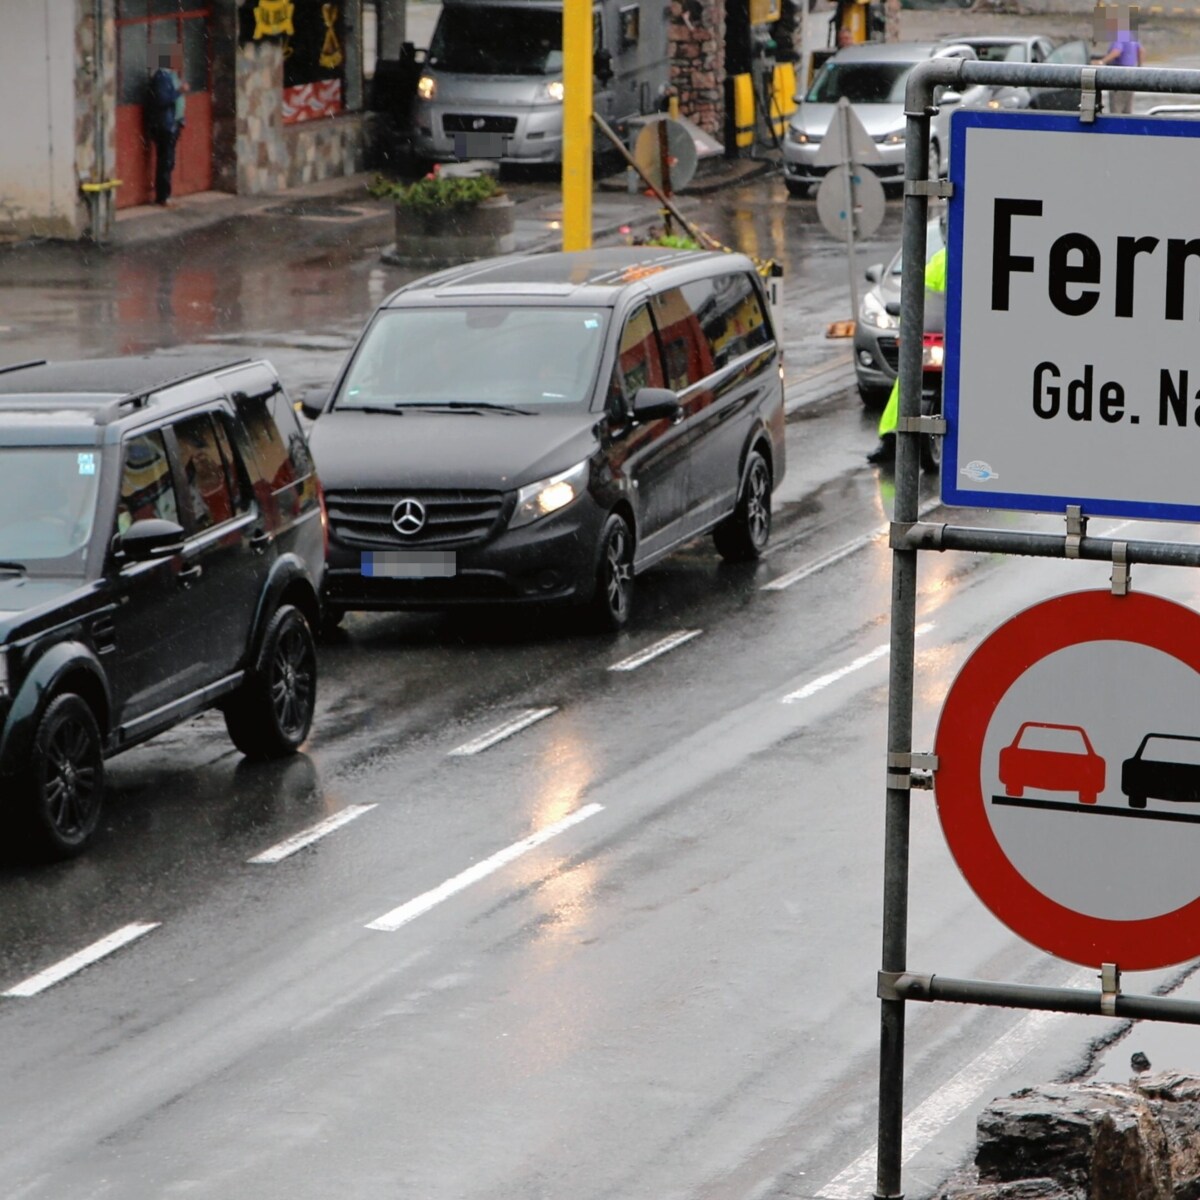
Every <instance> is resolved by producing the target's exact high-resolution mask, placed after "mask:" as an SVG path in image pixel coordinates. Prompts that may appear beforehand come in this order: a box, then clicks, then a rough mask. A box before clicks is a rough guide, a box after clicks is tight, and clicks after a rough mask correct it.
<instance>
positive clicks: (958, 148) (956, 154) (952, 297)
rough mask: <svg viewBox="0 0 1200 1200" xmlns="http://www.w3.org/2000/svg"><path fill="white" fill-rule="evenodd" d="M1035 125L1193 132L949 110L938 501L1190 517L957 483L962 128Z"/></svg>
mask: <svg viewBox="0 0 1200 1200" xmlns="http://www.w3.org/2000/svg"><path fill="white" fill-rule="evenodd" d="M980 126H982V127H986V128H990V129H1036V130H1040V131H1043V132H1051V133H1086V134H1094V135H1097V136H1100V137H1105V136H1113V135H1115V136H1118V137H1120V136H1126V137H1142V136H1145V135H1146V134H1153V135H1154V136H1156V137H1191V138H1195V137H1200V120H1190V119H1187V118H1176V119H1171V118H1170V117H1126V116H1120V117H1114V116H1099V117H1097V118H1096V120H1095V121H1094V122H1090V123H1087V124H1085V123H1084V122H1083V121H1081V120H1080V119H1079V114H1078V113H1046V112H993V111H990V110H975V111H972V110H969V109H963V110H959V111H957V112H954V113H951V115H950V180H951V182H952V183H953V184H954V195H953V196H951V198H950V200H949V203H948V206H947V207H948V210H949V229H948V231H947V232H948V235H949V236H948V238H947V244H948V250H947V262H946V267H947V271H946V360H945V363H944V366H943V374H942V413H943V415H944V416H945V418H946V424H947V431H946V435H945V437H946V442H945V447H944V450H945V453H944V454H943V456H942V495H941V498H942V503H943V504H951V505H955V506H956V507H967V508H1004V509H1018V510H1021V511H1024V512H1039V513H1065V512H1066V509H1067V506H1068V505H1070V504H1078V505H1079V506H1080V508H1081V510H1082V511H1083V513H1084V514H1085V515H1089V516H1094V517H1137V518H1141V519H1144V520H1158V521H1198V520H1200V504H1194V505H1183V504H1156V503H1152V502H1144V501H1138V500H1112V499H1108V498H1106V497H1103V496H1070V495H1058V494H1055V493H1046V494H1042V493H1030V492H1001V491H997V492H981V491H964V490H963V489H962V488H960V487H959V484H958V473H959V470H960V469H961V467H962V466H963V465H965V464H960V463H959V461H958V409H959V387H958V376H959V343H960V337H961V333H962V261H963V254H962V249H963V203H964V200H965V193H966V189H965V188H964V186H963V179H964V176H965V174H966V143H967V130H968V129H972V128H976V127H980Z"/></svg>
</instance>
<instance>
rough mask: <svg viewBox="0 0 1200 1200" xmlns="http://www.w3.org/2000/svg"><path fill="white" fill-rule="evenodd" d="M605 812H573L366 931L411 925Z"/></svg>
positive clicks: (599, 807)
mask: <svg viewBox="0 0 1200 1200" xmlns="http://www.w3.org/2000/svg"><path fill="white" fill-rule="evenodd" d="M603 811H604V805H603V804H585V805H584V806H583V807H582V808H577V809H576V810H575V811H574V812H573V813H568V814H567V815H566V816H565V817H563V818H562V820H561V821H555V822H554V824H553V825H547V826H546V827H545V828H544V829H539V830H538V831H537V833H532V834H530V835H529V837H527V838H522V839H521V841H519V842H513V844H512V845H511V846H506V847H505V848H504V849H503V850H500V851H497V852H496V853H495V854H493V855H492V856H491V858H485V859H484V860H483V862H479V863H476V864H475V865H474V866H473V867H468V868H467V869H466V870H465V871H461V872H460V873H459V874H457V875H455V876H454V877H453V878H452V879H447V880H446V882H445V883H443V884H440V885H439V886H438V887H435V888H433V889H432V890H431V891H428V892H423V893H422V894H421V895H420V896H417V897H415V898H414V899H412V900H409V901H408V902H407V903H406V904H401V905H400V907H399V908H393V909H392V911H391V912H388V913H384V914H383V916H382V917H378V918H376V920H374V921H372V922H370V924H368V925H367V926H366V928H367V929H379V930H382V931H383V932H384V933H395V931H396V930H397V929H399V928H400V927H401V926H402V925H407V924H408V923H409V921H413V920H415V919H416V918H417V917H419V916H422V915H423V914H425V913H427V912H428V911H429V910H430V909H431V908H434V907H436V906H437V905H439V904H441V902H442V901H443V900H448V899H449V898H450V897H451V896H454V895H457V893H459V892H461V891H463V890H465V889H466V888H469V887H470V886H471V884H473V883H478V882H479V881H480V880H481V879H485V878H486V877H487V876H488V875H491V874H492V873H493V872H495V871H498V870H499V869H500V868H501V867H504V866H507V865H508V864H509V863H510V862H513V861H515V860H516V859H518V858H520V857H521V855H522V854H526V853H528V852H529V851H530V850H533V849H535V848H536V847H538V846H540V845H541V844H542V843H543V842H548V841H549V840H550V839H551V838H553V837H557V836H558V835H559V834H560V833H563V832H565V831H566V830H568V829H570V828H571V826H572V825H578V824H579V823H580V821H586V820H587V819H588V817H594V816H595V815H596V814H597V813H598V812H603Z"/></svg>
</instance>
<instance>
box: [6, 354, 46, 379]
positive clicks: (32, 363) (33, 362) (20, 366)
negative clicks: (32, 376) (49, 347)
mask: <svg viewBox="0 0 1200 1200" xmlns="http://www.w3.org/2000/svg"><path fill="white" fill-rule="evenodd" d="M45 365H46V360H45V359H44V358H30V359H27V360H26V361H25V362H15V363H9V364H8V365H7V366H4V367H0V375H7V374H8V373H9V372H10V371H28V370H29V368H30V367H44V366H45Z"/></svg>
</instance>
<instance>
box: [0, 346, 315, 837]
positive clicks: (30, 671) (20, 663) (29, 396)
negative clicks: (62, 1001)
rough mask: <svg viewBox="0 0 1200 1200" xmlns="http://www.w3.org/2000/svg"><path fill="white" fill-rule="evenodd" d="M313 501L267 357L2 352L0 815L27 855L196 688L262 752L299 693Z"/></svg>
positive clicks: (306, 683)
mask: <svg viewBox="0 0 1200 1200" xmlns="http://www.w3.org/2000/svg"><path fill="white" fill-rule="evenodd" d="M323 526H324V510H323V505H322V500H321V493H320V486H319V484H318V482H317V477H316V473H315V471H314V468H313V463H312V459H311V457H310V455H309V452H308V446H307V444H306V442H305V440H304V435H303V434H302V433H301V431H300V427H299V425H298V423H297V421H296V414H295V413H294V412H293V410H292V406H291V404H290V403H289V401H288V399H287V397H286V395H285V394H284V392H283V388H282V385H281V384H280V382H279V379H278V377H277V376H276V374H275V372H274V370H273V369H272V367H271V366H270V365H269V364H268V363H265V362H252V361H231V360H229V359H224V360H222V361H220V362H219V363H217V364H214V363H213V361H212V360H211V359H209V360H201V359H198V358H176V357H166V356H163V357H143V358H121V359H115V358H114V359H98V360H92V361H86V362H59V363H43V362H38V363H22V364H18V365H16V366H12V367H8V368H3V369H0V818H2V819H3V820H4V822H5V823H6V825H7V827H8V830H9V835H8V836H9V837H11V836H13V834H15V835H16V837H17V838H18V839H19V843H18V844H20V845H22V846H23V847H24V848H26V849H29V850H33V851H35V852H37V853H39V854H40V855H42V856H47V855H48V856H50V857H66V856H69V855H72V854H75V853H78V852H79V851H80V850H81V849H82V848H83V847H84V846H85V845H86V843H87V842H88V840H89V838H90V837H91V836H92V834H93V833H94V831H95V829H96V827H97V824H98V823H99V819H100V804H101V797H102V793H103V785H104V759H105V758H107V757H109V756H111V755H113V754H116V753H117V752H118V751H120V750H125V749H127V748H128V747H130V746H133V745H135V744H136V743H138V742H141V741H144V740H145V739H146V738H149V737H153V736H154V735H155V734H156V733H161V732H162V731H163V730H164V729H167V728H169V727H170V726H172V725H175V724H177V723H178V722H180V721H182V720H184V719H185V718H187V717H190V716H193V715H194V714H196V713H198V712H200V711H202V710H203V709H207V708H211V707H213V706H218V707H220V708H221V709H222V710H223V711H224V714H225V723H226V725H227V727H228V729H229V734H230V737H231V738H232V739H233V741H234V744H235V745H236V746H237V747H238V749H239V750H241V751H242V752H243V753H245V754H248V755H253V756H258V757H273V756H277V755H284V754H289V753H291V752H293V751H294V750H296V748H297V747H298V746H299V745H300V744H301V743H302V742H303V741H304V739H305V737H306V736H307V734H308V730H309V726H310V724H311V722H312V714H313V707H314V702H315V685H316V657H315V653H314V647H313V636H312V632H311V631H312V630H313V629H314V628H316V625H317V622H318V621H319V617H320V613H319V608H318V603H319V602H318V596H319V595H320V586H321V578H322V574H323V571H324V534H323Z"/></svg>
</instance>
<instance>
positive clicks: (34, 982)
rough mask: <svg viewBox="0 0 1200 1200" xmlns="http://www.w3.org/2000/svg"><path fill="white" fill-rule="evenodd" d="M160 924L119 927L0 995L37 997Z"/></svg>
mask: <svg viewBox="0 0 1200 1200" xmlns="http://www.w3.org/2000/svg"><path fill="white" fill-rule="evenodd" d="M161 923H162V922H160V921H149V922H137V921H135V922H134V923H133V924H131V925H122V926H121V928H120V929H118V930H116V931H115V932H113V933H110V934H109V935H108V936H107V937H102V938H101V939H100V940H99V941H98V942H93V943H92V944H91V945H90V946H86V947H85V948H84V949H82V950H80V951H79V952H78V953H77V954H72V955H71V956H70V958H64V959H63V960H62V961H61V962H58V963H55V964H54V966H52V967H47V968H46V969H45V970H44V971H39V972H38V973H37V974H36V975H30V977H29V978H28V979H26V980H24V981H23V982H21V983H18V984H17V985H16V987H11V988H9V989H8V991H7V992H0V995H2V996H36V995H37V994H38V992H44V991H45V990H46V989H47V988H48V987H53V986H54V985H55V984H56V983H60V982H61V981H62V980H64V979H66V978H67V977H68V976H71V975H74V974H75V973H76V972H77V971H82V970H83V968H84V967H90V966H91V965H92V963H94V962H99V960H100V959H102V958H104V957H105V956H106V955H109V954H112V953H113V951H115V950H120V948H121V947H122V946H125V945H128V944H129V943H130V942H132V941H134V940H135V939H137V938H140V937H141V936H142V935H143V934H146V933H149V932H150V930H152V929H157V928H158V927H159V925H160V924H161Z"/></svg>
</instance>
